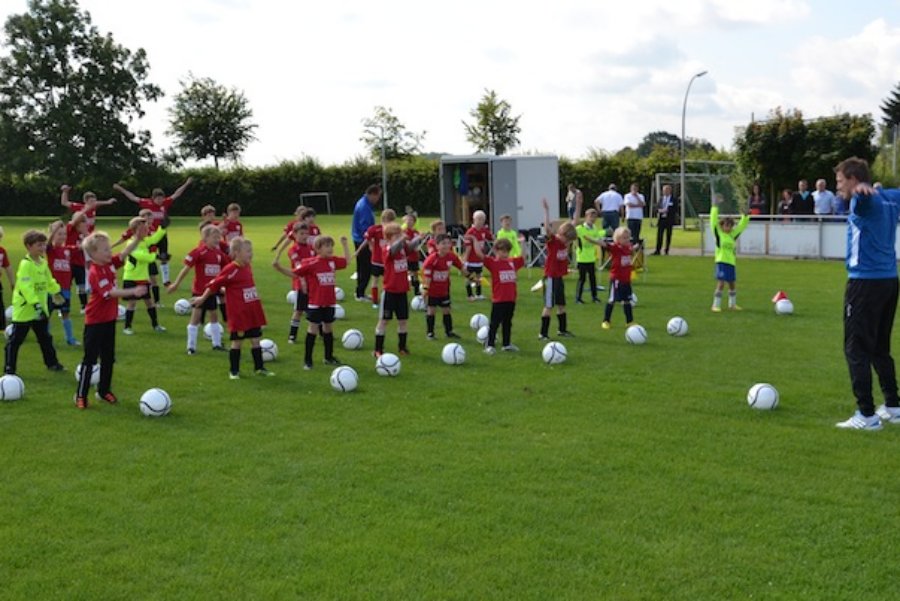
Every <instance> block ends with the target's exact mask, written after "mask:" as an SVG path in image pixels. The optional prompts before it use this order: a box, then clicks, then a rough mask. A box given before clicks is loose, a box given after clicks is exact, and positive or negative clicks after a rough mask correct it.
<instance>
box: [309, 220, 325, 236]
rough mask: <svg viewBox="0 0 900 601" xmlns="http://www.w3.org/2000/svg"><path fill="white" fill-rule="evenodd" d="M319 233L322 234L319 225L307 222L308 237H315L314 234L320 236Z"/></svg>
mask: <svg viewBox="0 0 900 601" xmlns="http://www.w3.org/2000/svg"><path fill="white" fill-rule="evenodd" d="M321 235H322V230H320V229H319V226H318V225H316V224H315V223H310V224H309V237H310V238H315V237H316V236H321Z"/></svg>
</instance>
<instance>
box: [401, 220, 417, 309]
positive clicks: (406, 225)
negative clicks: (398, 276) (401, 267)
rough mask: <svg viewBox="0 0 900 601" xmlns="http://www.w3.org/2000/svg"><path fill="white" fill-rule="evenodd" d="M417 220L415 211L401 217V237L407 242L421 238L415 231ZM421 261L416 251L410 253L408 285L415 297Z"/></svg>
mask: <svg viewBox="0 0 900 601" xmlns="http://www.w3.org/2000/svg"><path fill="white" fill-rule="evenodd" d="M418 220H419V216H418V215H417V214H416V212H415V211H409V212H408V213H406V214H405V215H404V216H403V235H404V236H406V238H407V239H408V240H413V239H414V238H421V237H422V236H421V234H420V233H419V230H417V229H416V222H417V221H418ZM421 259H422V257H421V255H420V254H419V251H418V250H416V251H413V252H411V253H410V255H409V283H410V284H411V285H412V289H413V294H414V295H416V296H418V295H419V286H420V283H419V261H421Z"/></svg>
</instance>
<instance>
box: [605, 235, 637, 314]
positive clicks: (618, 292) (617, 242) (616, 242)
mask: <svg viewBox="0 0 900 601" xmlns="http://www.w3.org/2000/svg"><path fill="white" fill-rule="evenodd" d="M600 246H602V247H603V249H604V250H606V252H608V253H609V255H610V257H611V259H610V264H609V301H607V303H606V310H605V312H604V314H603V323H602V324H601V325H600V327H602V328H603V329H604V330H608V329H610V328H611V327H612V325H610V320H611V319H612V312H613V307H615V304H616V303H617V302H621V303H622V309H624V310H625V325H626V326H630V325H631V324H632V323H633V322H634V315H632V313H631V272H632V265H631V254H632V250H633V249H632V246H631V230H629V229H628V228H627V227H620V228H616V231H615V232H613V242H612V244H610V243H608V242H606V241H605V240H601V241H600Z"/></svg>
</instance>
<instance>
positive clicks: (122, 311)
mask: <svg viewBox="0 0 900 601" xmlns="http://www.w3.org/2000/svg"><path fill="white" fill-rule="evenodd" d="M126 313H128V309H126V308H125V305H119V321H125V314H126Z"/></svg>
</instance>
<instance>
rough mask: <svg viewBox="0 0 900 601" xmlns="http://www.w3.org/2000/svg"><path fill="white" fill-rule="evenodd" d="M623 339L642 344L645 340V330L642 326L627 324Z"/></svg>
mask: <svg viewBox="0 0 900 601" xmlns="http://www.w3.org/2000/svg"><path fill="white" fill-rule="evenodd" d="M625 340H627V341H628V342H629V343H630V344H644V343H645V342H647V330H645V329H644V326H628V329H627V330H625Z"/></svg>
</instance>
